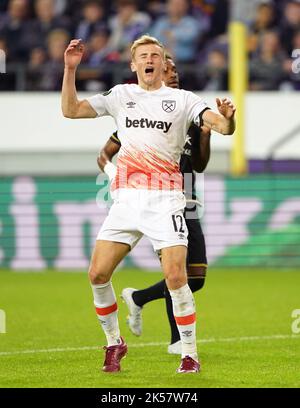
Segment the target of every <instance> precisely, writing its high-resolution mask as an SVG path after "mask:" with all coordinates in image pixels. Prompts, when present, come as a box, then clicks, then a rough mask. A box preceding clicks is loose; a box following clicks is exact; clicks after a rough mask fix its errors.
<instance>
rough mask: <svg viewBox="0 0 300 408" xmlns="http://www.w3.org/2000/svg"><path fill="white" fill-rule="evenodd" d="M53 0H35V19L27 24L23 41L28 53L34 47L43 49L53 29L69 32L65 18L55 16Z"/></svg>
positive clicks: (68, 24)
mask: <svg viewBox="0 0 300 408" xmlns="http://www.w3.org/2000/svg"><path fill="white" fill-rule="evenodd" d="M54 6H55V3H54V0H35V3H34V7H35V13H36V19H34V20H32V21H30V22H29V23H27V26H26V32H25V35H24V41H25V44H26V47H27V50H28V52H30V50H32V49H33V48H36V47H45V46H46V43H47V37H48V35H49V33H50V32H51V31H53V30H55V29H58V28H60V29H64V30H66V31H68V32H70V23H69V21H68V19H67V18H66V17H61V16H56V15H55V8H54Z"/></svg>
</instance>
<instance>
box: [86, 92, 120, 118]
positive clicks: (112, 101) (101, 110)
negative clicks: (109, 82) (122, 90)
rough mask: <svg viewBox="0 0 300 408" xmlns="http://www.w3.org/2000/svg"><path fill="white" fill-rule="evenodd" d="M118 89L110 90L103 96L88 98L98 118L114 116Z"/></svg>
mask: <svg viewBox="0 0 300 408" xmlns="http://www.w3.org/2000/svg"><path fill="white" fill-rule="evenodd" d="M116 88H117V87H114V88H112V89H110V90H109V91H107V92H104V93H102V94H97V95H94V96H91V97H89V98H86V100H87V101H88V103H89V104H90V105H91V107H92V108H93V109H94V111H95V112H96V113H97V116H98V117H99V116H108V115H110V116H114V113H115V106H116V100H117V89H116Z"/></svg>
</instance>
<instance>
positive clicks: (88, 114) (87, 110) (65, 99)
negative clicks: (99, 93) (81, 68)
mask: <svg viewBox="0 0 300 408" xmlns="http://www.w3.org/2000/svg"><path fill="white" fill-rule="evenodd" d="M83 53H84V45H83V44H82V42H81V40H80V39H79V40H78V39H77V40H71V42H70V44H69V45H68V47H67V49H66V51H65V54H64V61H65V70H64V79H63V86H62V100H61V105H62V112H63V115H64V116H65V117H66V118H69V119H80V118H95V117H96V116H97V113H96V112H95V111H94V109H93V108H92V107H91V105H90V104H89V103H88V101H86V100H83V101H79V100H78V98H77V92H76V86H75V76H76V70H77V67H78V65H79V64H80V62H81V59H82V56H83Z"/></svg>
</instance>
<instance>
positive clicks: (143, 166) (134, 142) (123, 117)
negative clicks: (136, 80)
mask: <svg viewBox="0 0 300 408" xmlns="http://www.w3.org/2000/svg"><path fill="white" fill-rule="evenodd" d="M87 100H88V102H89V103H90V105H91V106H92V107H93V109H94V110H95V111H96V112H97V114H98V116H106V115H110V116H112V117H113V118H114V119H115V121H116V124H117V128H118V138H119V139H120V142H121V149H120V151H119V155H118V161H117V176H116V178H115V180H114V182H113V185H112V189H115V188H120V187H125V188H132V187H135V188H137V187H139V188H148V189H161V188H162V189H164V188H169V187H164V183H163V182H162V181H161V180H162V178H163V177H164V176H166V179H168V177H170V176H171V177H174V183H173V184H174V185H173V184H172V185H173V188H176V189H177V188H181V183H182V179H181V173H180V169H179V160H180V155H181V153H182V150H183V147H184V143H185V139H186V134H187V131H188V128H189V127H190V125H191V123H192V122H194V123H195V124H197V125H199V124H200V123H199V122H200V118H199V114H200V113H201V112H202V111H203V110H205V109H206V108H207V104H206V103H205V102H204V101H203V100H202V99H201V98H199V97H198V96H196V95H195V94H193V93H192V92H188V91H185V90H182V89H173V88H169V87H166V86H164V85H163V86H162V87H161V88H160V89H158V90H155V91H145V90H144V89H142V88H141V87H140V86H139V85H136V84H125V85H117V86H115V87H113V88H112V89H111V90H110V91H108V92H105V93H104V94H98V95H95V96H92V97H90V98H87ZM179 184H180V187H179Z"/></svg>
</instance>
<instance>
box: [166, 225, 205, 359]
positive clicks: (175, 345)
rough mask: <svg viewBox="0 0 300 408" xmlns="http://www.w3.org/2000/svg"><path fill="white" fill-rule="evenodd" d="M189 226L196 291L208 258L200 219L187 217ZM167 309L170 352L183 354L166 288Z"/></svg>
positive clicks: (190, 277) (190, 281) (191, 272)
mask: <svg viewBox="0 0 300 408" xmlns="http://www.w3.org/2000/svg"><path fill="white" fill-rule="evenodd" d="M186 225H187V228H188V232H189V235H188V254H187V276H188V285H189V287H190V289H191V291H192V292H193V293H194V292H196V291H198V290H200V289H201V288H202V287H203V286H204V282H205V277H206V269H207V258H206V247H205V239H204V235H203V232H202V228H201V224H200V222H199V220H198V219H186ZM165 298H166V309H167V314H168V319H169V324H170V328H171V342H170V345H169V346H168V352H169V353H170V354H181V341H180V334H179V332H178V329H177V325H176V321H175V319H174V315H173V308H172V300H171V296H170V294H169V292H168V290H167V288H166V295H165Z"/></svg>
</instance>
